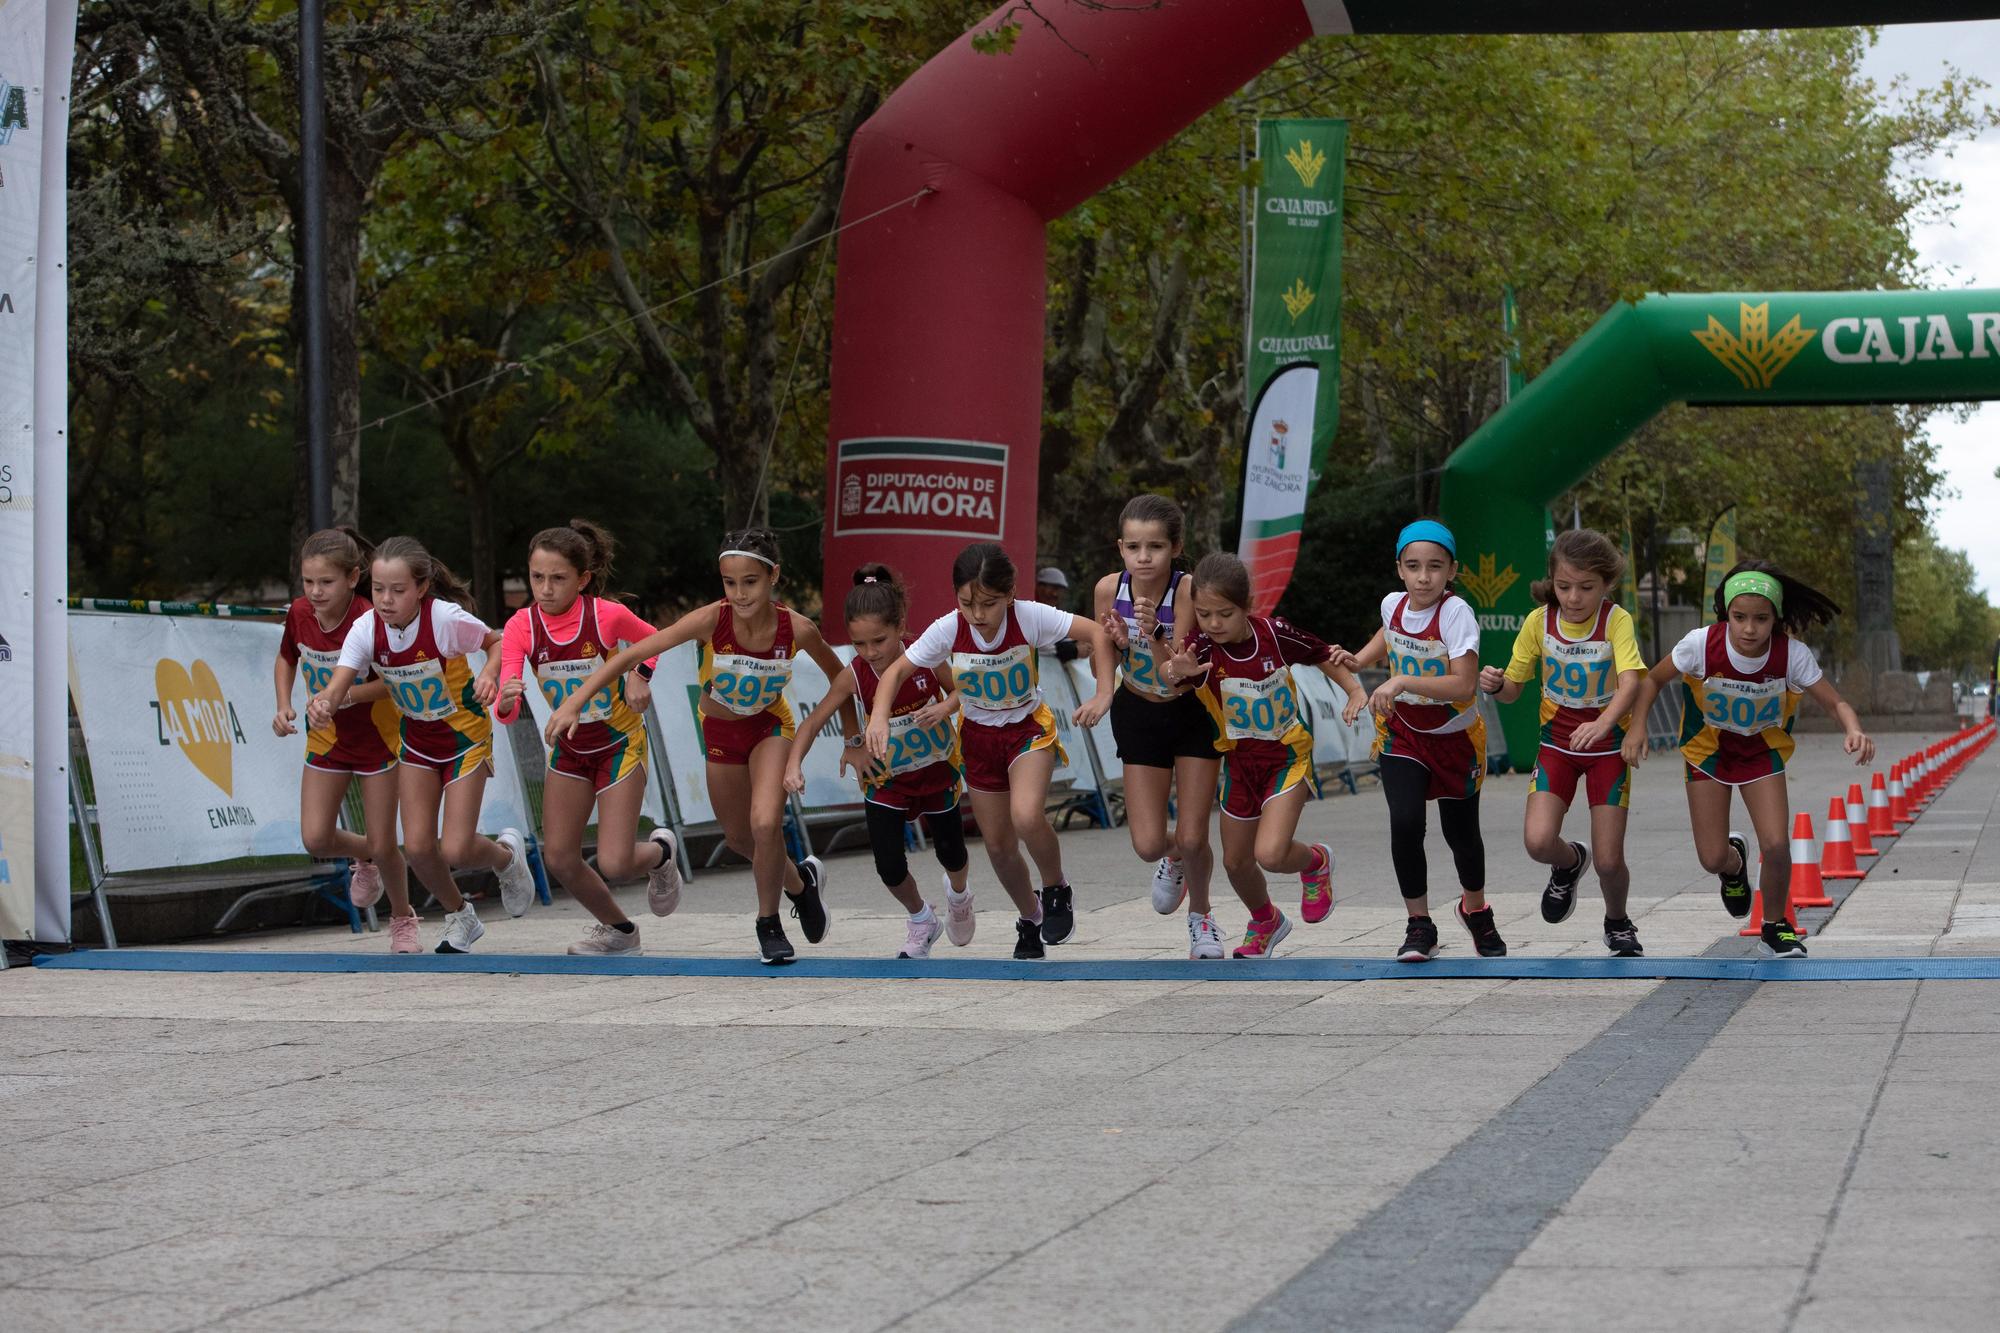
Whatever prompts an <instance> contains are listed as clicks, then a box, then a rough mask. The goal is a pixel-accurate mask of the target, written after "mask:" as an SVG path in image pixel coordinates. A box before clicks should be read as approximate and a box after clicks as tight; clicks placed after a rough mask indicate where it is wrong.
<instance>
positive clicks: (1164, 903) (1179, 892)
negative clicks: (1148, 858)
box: [1153, 856, 1187, 916]
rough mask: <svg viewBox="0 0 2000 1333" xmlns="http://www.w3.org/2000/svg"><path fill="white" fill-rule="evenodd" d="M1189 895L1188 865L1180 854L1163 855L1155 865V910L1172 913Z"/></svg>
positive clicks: (1164, 913) (1162, 913)
mask: <svg viewBox="0 0 2000 1333" xmlns="http://www.w3.org/2000/svg"><path fill="white" fill-rule="evenodd" d="M1185 897H1187V867H1185V866H1183V865H1182V864H1181V859H1180V858H1179V857H1178V856H1163V857H1161V858H1160V863H1159V864H1158V865H1156V866H1154V867H1153V910H1154V911H1155V912H1158V913H1159V914H1160V915H1161V916H1168V915H1170V914H1171V913H1172V912H1173V910H1174V909H1175V908H1177V907H1179V906H1180V905H1181V900H1182V899H1183V898H1185Z"/></svg>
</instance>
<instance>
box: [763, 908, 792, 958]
mask: <svg viewBox="0 0 2000 1333" xmlns="http://www.w3.org/2000/svg"><path fill="white" fill-rule="evenodd" d="M757 952H758V953H760V954H762V955H763V957H764V965H765V966H766V967H776V966H778V965H779V964H780V963H789V962H791V961H792V942H791V941H790V940H788V939H786V938H785V926H784V923H783V922H781V921H779V920H778V918H777V916H776V915H775V914H774V915H772V916H760V917H758V918H757Z"/></svg>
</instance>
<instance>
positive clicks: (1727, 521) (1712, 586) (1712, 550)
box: [1701, 505, 1737, 617]
mask: <svg viewBox="0 0 2000 1333" xmlns="http://www.w3.org/2000/svg"><path fill="white" fill-rule="evenodd" d="M1736 558H1737V557H1736V506H1735V505H1731V506H1729V508H1727V509H1725V510H1723V511H1722V512H1721V513H1719V514H1717V515H1716V516H1715V522H1714V523H1713V524H1711V525H1710V526H1709V529H1708V557H1707V560H1706V562H1705V563H1704V565H1703V568H1702V575H1701V614H1702V615H1703V616H1704V617H1706V616H1707V615H1709V614H1710V613H1711V612H1713V611H1714V609H1715V590H1716V589H1717V588H1720V587H1721V586H1722V578H1723V575H1725V574H1727V573H1728V572H1729V571H1730V570H1732V569H1734V568H1735V567H1736Z"/></svg>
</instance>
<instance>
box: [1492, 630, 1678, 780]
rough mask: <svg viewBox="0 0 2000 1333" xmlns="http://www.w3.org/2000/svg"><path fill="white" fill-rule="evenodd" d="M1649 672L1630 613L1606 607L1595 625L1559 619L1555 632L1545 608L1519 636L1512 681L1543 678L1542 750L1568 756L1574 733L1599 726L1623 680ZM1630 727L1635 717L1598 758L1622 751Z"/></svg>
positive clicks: (1511, 664)
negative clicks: (1594, 723) (1589, 725)
mask: <svg viewBox="0 0 2000 1333" xmlns="http://www.w3.org/2000/svg"><path fill="white" fill-rule="evenodd" d="M1645 669H1646V663H1645V659H1644V658H1642V657H1640V656H1639V641H1638V638H1637V636H1636V635H1635V634H1634V633H1633V630H1632V616H1631V613H1630V612H1628V611H1626V609H1625V608H1624V607H1622V606H1619V605H1617V604H1616V603H1613V602H1608V601H1607V602H1604V603H1602V604H1601V605H1600V606H1599V609H1598V613H1597V615H1596V616H1595V617H1593V618H1592V619H1591V620H1589V621H1587V622H1585V623H1583V624H1572V623H1570V622H1569V621H1567V620H1560V619H1559V620H1557V621H1556V623H1555V627H1554V629H1553V631H1551V629H1550V627H1549V623H1548V608H1547V607H1546V606H1538V607H1536V608H1535V609H1534V610H1532V611H1530V612H1529V613H1528V614H1527V615H1526V616H1525V617H1524V618H1523V619H1522V621H1521V631H1520V633H1519V634H1517V635H1515V636H1514V656H1513V660H1511V661H1510V662H1508V664H1507V679H1508V680H1511V681H1515V682H1517V683H1519V684H1523V685H1525V684H1527V683H1528V682H1529V681H1530V680H1533V679H1535V678H1536V677H1537V676H1540V677H1541V684H1542V705H1541V714H1542V744H1544V745H1547V746H1550V747H1552V748H1554V749H1557V750H1568V749H1569V748H1570V747H1569V738H1570V735H1571V733H1573V732H1574V731H1575V730H1576V729H1577V728H1578V727H1579V726H1582V725H1583V724H1584V723H1586V722H1591V721H1595V720H1596V718H1597V716H1598V714H1599V713H1600V712H1602V711H1603V709H1604V706H1605V705H1606V704H1608V703H1610V702H1611V697H1612V696H1613V695H1614V694H1616V693H1617V692H1618V678H1619V677H1620V676H1621V675H1623V674H1624V673H1625V672H1627V671H1644V670H1645ZM1631 725H1632V715H1631V714H1630V713H1627V714H1626V715H1625V716H1624V717H1621V718H1619V719H1618V725H1617V727H1615V728H1614V729H1613V730H1612V733H1611V734H1610V735H1609V736H1607V737H1605V739H1604V741H1603V743H1602V745H1601V746H1600V747H1598V752H1608V751H1611V750H1615V749H1617V748H1618V746H1619V745H1621V744H1622V743H1623V742H1624V739H1625V729H1626V728H1627V727H1629V726H1631Z"/></svg>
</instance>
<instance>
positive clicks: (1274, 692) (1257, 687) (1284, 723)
mask: <svg viewBox="0 0 2000 1333" xmlns="http://www.w3.org/2000/svg"><path fill="white" fill-rule="evenodd" d="M1298 722H1299V706H1298V702H1297V695H1296V694H1294V693H1293V689H1292V673H1291V672H1290V671H1289V670H1282V669H1281V670H1278V671H1274V672H1272V673H1271V674H1270V675H1268V676H1266V677H1264V678H1263V679H1262V680H1245V679H1243V678H1241V677H1239V676H1224V677H1223V678H1222V729H1223V731H1224V732H1225V733H1226V734H1227V735H1228V737H1229V739H1231V740H1233V741H1244V740H1258V741H1281V740H1283V739H1285V737H1286V735H1287V734H1289V733H1290V731H1291V730H1292V728H1293V727H1295V726H1297V725H1298Z"/></svg>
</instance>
